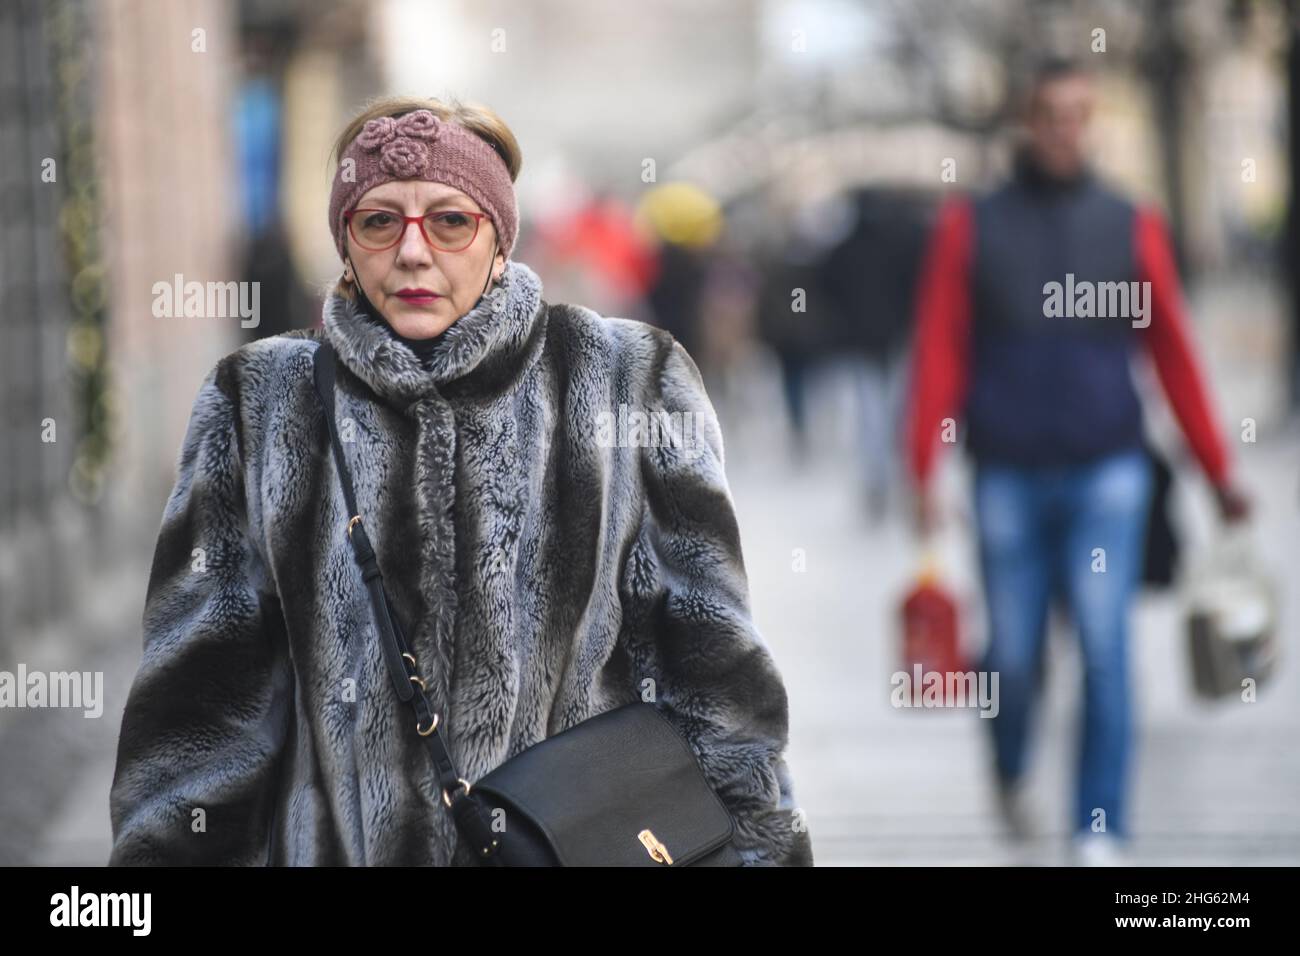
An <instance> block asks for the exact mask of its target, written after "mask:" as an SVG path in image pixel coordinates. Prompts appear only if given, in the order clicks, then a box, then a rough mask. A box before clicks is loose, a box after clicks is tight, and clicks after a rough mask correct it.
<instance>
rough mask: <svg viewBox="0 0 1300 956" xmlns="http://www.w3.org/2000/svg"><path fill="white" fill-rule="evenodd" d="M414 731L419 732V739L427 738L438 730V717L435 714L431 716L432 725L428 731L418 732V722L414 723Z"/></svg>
mask: <svg viewBox="0 0 1300 956" xmlns="http://www.w3.org/2000/svg"><path fill="white" fill-rule="evenodd" d="M415 729H416V731H418V732H419V734H420V736H421V737H427V736H429V734H431V733H433V732H434V731H435V730H437V729H438V715H437V714H434V715H433V723H431V724H430V725H429V729H428V730H420V722H419V721H418V720H417V721H416V722H415Z"/></svg>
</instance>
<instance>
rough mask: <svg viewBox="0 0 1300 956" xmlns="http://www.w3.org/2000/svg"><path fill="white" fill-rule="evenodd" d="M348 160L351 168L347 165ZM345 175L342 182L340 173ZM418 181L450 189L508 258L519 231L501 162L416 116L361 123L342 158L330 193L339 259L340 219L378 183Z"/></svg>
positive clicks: (426, 114) (482, 146)
mask: <svg viewBox="0 0 1300 956" xmlns="http://www.w3.org/2000/svg"><path fill="white" fill-rule="evenodd" d="M349 160H351V162H349ZM349 170H350V175H349V176H348V177H347V179H346V180H345V179H344V173H345V172H348V171H349ZM395 179H423V180H426V181H427V182H434V183H445V184H446V185H448V186H454V187H455V188H456V189H459V190H460V191H461V192H463V193H464V194H465V195H467V196H469V197H470V198H471V199H473V200H474V201H475V202H476V203H478V204H479V207H480V208H482V210H483V211H484V212H485V213H487V214H488V217H489V218H490V219H491V220H492V224H493V225H494V226H495V227H496V230H497V237H498V238H499V240H500V243H501V253H502V255H504V256H505V257H506V258H507V259H508V258H510V250H511V248H513V247H514V244H515V235H516V234H517V232H518V230H519V208H518V206H517V205H516V201H515V186H514V183H513V182H512V181H511V179H510V170H509V169H507V168H506V164H505V161H504V160H502V158H501V156H500V155H499V154H498V153H497V151H496V150H494V149H493V148H492V147H491V146H489V145H488V143H487V142H486V141H485V140H483V139H481V138H480V137H478V136H477V135H476V134H474V133H472V132H470V131H469V130H468V129H466V128H465V127H464V126H461V125H460V124H459V123H454V122H447V121H443V120H440V119H438V117H437V116H435V115H434V114H433V113H432V112H430V111H429V110H416V111H414V112H413V113H407V114H406V115H405V116H402V117H399V118H397V119H393V117H391V116H380V117H377V118H376V119H372V120H367V121H366V124H365V126H363V127H362V128H361V132H360V133H358V134H357V137H356V139H354V140H353V141H352V142H351V143H350V144H349V145H348V148H347V149H346V150H345V151H344V153H343V156H342V157H340V159H339V168H338V170H337V171H336V172H335V174H334V186H333V189H332V190H331V191H330V232H331V233H332V234H333V236H334V245H335V246H336V247H337V248H338V251H339V258H341V259H346V258H347V223H346V222H344V221H343V214H344V213H345V212H346V211H347V210H349V209H351V208H352V207H353V206H354V205H356V203H357V200H359V199H360V198H361V197H362V196H364V195H365V194H366V193H367V192H368V191H370V190H371V189H374V188H375V187H376V186H378V185H379V184H380V183H386V182H391V181H392V180H395Z"/></svg>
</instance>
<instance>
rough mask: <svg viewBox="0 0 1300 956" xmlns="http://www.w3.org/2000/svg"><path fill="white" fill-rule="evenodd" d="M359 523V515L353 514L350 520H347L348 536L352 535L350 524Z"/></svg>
mask: <svg viewBox="0 0 1300 956" xmlns="http://www.w3.org/2000/svg"><path fill="white" fill-rule="evenodd" d="M360 523H361V515H353V516H352V520H351V521H349V522H348V537H349V538H350V537H352V526H353V525H357V524H360Z"/></svg>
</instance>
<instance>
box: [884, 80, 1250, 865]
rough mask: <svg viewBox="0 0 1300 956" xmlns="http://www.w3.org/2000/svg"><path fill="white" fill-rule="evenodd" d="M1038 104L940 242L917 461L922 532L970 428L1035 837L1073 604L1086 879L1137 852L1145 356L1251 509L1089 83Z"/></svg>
mask: <svg viewBox="0 0 1300 956" xmlns="http://www.w3.org/2000/svg"><path fill="white" fill-rule="evenodd" d="M1022 105H1023V124H1024V125H1023V130H1022V132H1023V139H1022V142H1021V145H1020V149H1019V151H1018V153H1017V155H1016V162H1015V167H1014V172H1013V173H1012V175H1011V177H1010V179H1009V181H1008V182H1006V183H1004V184H1002V185H1000V186H999V187H998V188H996V189H994V190H993V191H991V192H990V193H988V194H986V195H983V196H981V197H979V198H977V199H975V200H966V199H959V200H954V201H952V202H950V203H949V204H947V205H946V207H945V208H944V209H943V210H942V212H941V215H940V218H939V221H938V223H937V225H936V228H935V231H934V233H933V236H932V240H931V245H930V248H929V251H928V254H927V260H926V263H925V265H924V268H923V274H922V278H921V284H920V289H919V299H918V330H917V342H916V348H915V352H914V358H913V369H912V380H911V386H910V389H911V390H910V399H909V412H910V422H909V426H908V438H907V441H908V446H909V448H908V458H909V467H910V470H911V472H912V475H913V479H914V482H915V484H916V488H917V518H918V522H919V525H920V527H921V529H922V530H923V531H924V530H927V529H928V528H930V527H931V526H932V525H933V522H934V503H933V496H932V492H931V490H930V488H931V482H930V478H931V475H932V472H933V470H934V464H935V460H936V453H937V450H938V446H939V445H941V444H943V443H945V442H951V441H953V440H954V433H953V426H954V424H955V420H956V419H957V418H958V417H960V418H963V419H964V421H965V425H966V446H967V449H968V451H969V452H970V453H971V454H972V456H973V458H974V463H975V468H974V497H975V502H974V503H975V515H976V524H977V534H978V539H979V559H980V565H981V572H982V577H983V584H984V593H985V598H986V603H987V608H988V615H989V632H988V646H987V649H986V654H985V660H984V662H983V666H984V668H985V669H987V670H990V671H996V672H998V673H999V675H1000V678H999V680H1000V683H999V692H1000V710H999V713H998V715H997V717H995V718H993V719H990V720H988V721H987V724H988V726H989V728H990V730H991V732H992V738H993V739H992V743H993V753H994V767H995V771H996V772H995V779H996V784H997V791H998V805H999V808H1000V810H1001V812H1002V815H1003V817H1004V821H1005V823H1006V824H1007V826H1008V827H1009V829H1010V832H1011V833H1012V835H1014V836H1017V837H1022V838H1023V837H1027V836H1030V835H1032V833H1033V830H1034V826H1033V821H1032V816H1031V814H1030V811H1029V809H1028V808H1027V806H1026V803H1025V787H1024V782H1025V777H1026V767H1027V763H1028V760H1027V745H1028V740H1029V736H1030V729H1031V709H1032V707H1033V705H1034V703H1035V698H1036V691H1037V689H1038V686H1039V683H1040V681H1039V675H1040V674H1041V673H1042V671H1041V670H1040V667H1039V665H1040V663H1041V655H1042V650H1043V645H1044V636H1045V632H1046V619H1047V611H1048V606H1049V602H1050V600H1051V598H1052V596H1053V594H1054V592H1057V593H1060V594H1061V596H1062V597H1063V598H1064V602H1065V604H1066V606H1067V607H1068V609H1069V612H1070V614H1071V616H1072V618H1073V620H1074V623H1075V625H1076V627H1077V629H1078V633H1079V638H1080V642H1081V646H1082V655H1083V664H1084V675H1083V681H1084V694H1083V722H1082V735H1081V736H1082V739H1081V742H1080V750H1079V753H1078V765H1077V778H1076V787H1075V799H1074V803H1075V805H1074V808H1073V812H1072V824H1071V830H1072V834H1073V841H1072V847H1073V850H1074V851H1075V854H1076V856H1075V859H1076V860H1077V861H1078V862H1081V863H1104V862H1111V861H1117V860H1122V859H1123V857H1124V850H1125V849H1126V848H1127V846H1128V839H1129V837H1130V821H1129V812H1128V801H1127V789H1128V782H1129V778H1130V770H1131V764H1132V753H1133V746H1132V740H1133V729H1132V709H1131V696H1132V695H1131V688H1130V677H1129V662H1128V653H1129V647H1128V643H1129V642H1128V631H1129V613H1130V605H1131V602H1132V597H1133V594H1134V591H1135V589H1136V586H1137V585H1138V583H1139V580H1140V577H1141V573H1142V567H1143V553H1142V546H1143V542H1144V538H1145V528H1146V520H1147V514H1148V507H1149V499H1150V494H1151V486H1152V477H1151V464H1150V460H1149V458H1148V457H1147V455H1146V454H1145V453H1144V452H1143V447H1142V445H1143V427H1142V418H1141V408H1140V405H1139V400H1138V395H1137V392H1136V389H1135V388H1134V384H1133V381H1132V378H1131V374H1130V371H1129V357H1130V353H1131V352H1133V351H1135V350H1144V351H1145V352H1146V353H1148V354H1149V355H1150V356H1151V358H1152V359H1153V360H1154V363H1155V367H1156V370H1157V373H1158V375H1159V379H1160V382H1161V384H1162V386H1163V389H1164V391H1165V393H1166V395H1167V396H1168V398H1169V400H1170V402H1171V404H1172V406H1173V409H1174V412H1175V414H1176V416H1177V418H1178V421H1179V423H1180V425H1181V428H1182V431H1183V433H1184V435H1185V436H1186V439H1187V441H1188V442H1189V444H1190V445H1191V447H1192V450H1193V451H1194V452H1195V454H1196V456H1197V458H1198V460H1199V461H1200V464H1201V466H1202V468H1203V469H1204V471H1205V474H1206V475H1207V476H1208V478H1209V480H1210V482H1211V483H1212V485H1213V487H1214V489H1215V492H1216V496H1217V500H1218V504H1219V507H1220V511H1221V514H1222V516H1223V517H1224V518H1225V519H1226V520H1237V519H1239V518H1242V517H1244V516H1245V514H1246V511H1247V504H1246V499H1245V498H1244V497H1243V496H1242V494H1241V493H1240V492H1239V491H1238V490H1237V489H1236V486H1235V484H1234V482H1233V481H1232V480H1231V479H1230V477H1229V475H1230V462H1229V456H1228V453H1227V449H1226V447H1225V445H1224V443H1223V441H1222V440H1221V438H1220V436H1219V434H1218V431H1217V428H1216V425H1215V418H1214V414H1213V412H1212V408H1211V403H1210V400H1209V397H1208V394H1207V389H1206V386H1205V384H1204V382H1203V380H1202V376H1201V373H1200V372H1199V371H1198V367H1197V362H1196V359H1195V356H1194V352H1193V346H1192V338H1191V333H1190V330H1189V327H1188V323H1187V319H1186V317H1185V311H1184V306H1183V302H1182V294H1181V291H1180V288H1179V280H1178V275H1177V271H1176V268H1175V264H1174V256H1173V252H1172V250H1171V246H1170V242H1169V239H1168V236H1167V234H1166V229H1165V227H1164V224H1163V222H1162V219H1161V217H1160V216H1159V215H1158V214H1157V213H1156V212H1155V211H1153V210H1152V209H1149V208H1145V207H1137V206H1135V205H1134V204H1132V203H1130V202H1129V201H1127V200H1125V199H1124V198H1122V197H1120V196H1119V195H1117V194H1116V193H1115V192H1114V191H1113V190H1112V189H1110V188H1109V187H1107V186H1106V185H1104V184H1103V183H1102V182H1101V181H1099V179H1098V177H1097V176H1096V174H1095V173H1094V172H1093V171H1092V170H1091V169H1090V167H1089V163H1088V161H1087V158H1086V150H1085V146H1084V143H1085V134H1086V131H1087V128H1088V123H1089V118H1090V115H1091V113H1092V107H1093V90H1092V84H1091V80H1090V78H1089V76H1088V74H1087V73H1086V72H1085V71H1084V70H1083V69H1082V68H1081V67H1080V66H1079V65H1078V64H1075V63H1071V62H1068V61H1052V62H1049V63H1046V64H1043V65H1042V66H1040V67H1039V69H1038V70H1037V71H1036V72H1035V74H1034V76H1033V78H1032V80H1031V82H1030V84H1029V86H1028V88H1027V90H1026V96H1025V99H1024V102H1023V104H1022ZM1104 283H1123V284H1124V285H1123V286H1122V287H1121V286H1118V285H1116V286H1109V285H1103V284H1104ZM1130 283H1137V285H1130ZM1144 283H1149V285H1143V284H1144ZM1120 291H1125V292H1127V293H1128V295H1127V308H1126V309H1121V310H1120V311H1122V313H1123V314H1120V315H1112V314H1109V313H1108V312H1107V311H1106V309H1105V308H1103V306H1104V305H1105V304H1106V301H1107V300H1106V299H1105V298H1103V295H1104V296H1109V303H1110V304H1112V305H1114V304H1115V303H1117V302H1118V303H1121V304H1122V303H1123V302H1124V299H1123V298H1122V297H1121V296H1120V295H1119V293H1120ZM1063 295H1064V296H1066V297H1067V298H1066V301H1065V302H1064V303H1063V302H1062V296H1063ZM1089 296H1091V301H1089ZM1144 302H1145V304H1143V303H1144Z"/></svg>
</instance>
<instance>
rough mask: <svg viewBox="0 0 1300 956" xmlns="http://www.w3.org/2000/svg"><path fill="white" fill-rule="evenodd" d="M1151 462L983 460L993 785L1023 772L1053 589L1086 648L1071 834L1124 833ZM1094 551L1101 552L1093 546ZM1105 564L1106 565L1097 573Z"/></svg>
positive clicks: (979, 490) (978, 497) (978, 476)
mask: <svg viewBox="0 0 1300 956" xmlns="http://www.w3.org/2000/svg"><path fill="white" fill-rule="evenodd" d="M1151 484H1152V475H1151V463H1150V459H1149V458H1148V457H1147V455H1146V453H1145V452H1144V451H1142V450H1135V451H1128V452H1123V453H1120V454H1116V455H1112V456H1109V457H1106V458H1103V459H1100V460H1098V461H1095V462H1091V463H1088V464H1085V465H1081V466H1072V467H1063V468H1045V469H1025V468H1020V467H1010V466H1006V465H1002V464H989V463H984V462H981V463H979V464H977V465H976V468H975V513H976V522H977V524H978V529H979V554H980V564H981V571H982V575H983V580H984V594H985V601H986V603H987V606H988V614H989V640H988V646H987V650H986V652H985V658H984V661H983V664H982V669H984V670H988V671H997V672H998V675H999V676H998V693H999V704H1000V709H999V711H998V715H997V716H996V717H993V718H989V719H986V720H983V721H981V723H988V724H989V725H990V729H991V731H992V735H993V749H994V754H995V762H996V768H997V772H998V776H999V778H1000V779H1002V780H1004V781H1007V782H1014V781H1016V780H1017V779H1018V778H1020V776H1021V775H1022V774H1023V772H1024V770H1025V765H1026V743H1027V740H1028V737H1029V730H1030V717H1031V711H1032V709H1033V706H1034V703H1035V696H1036V690H1037V688H1038V685H1039V683H1040V677H1041V675H1042V673H1043V671H1042V653H1043V645H1044V644H1045V640H1044V638H1045V636H1046V632H1047V612H1048V605H1049V602H1050V600H1051V598H1052V596H1053V594H1059V595H1060V596H1061V597H1062V598H1063V599H1064V601H1065V604H1066V606H1067V608H1068V610H1069V612H1070V615H1071V617H1072V618H1073V620H1074V623H1075V625H1076V626H1077V628H1078V633H1079V640H1080V644H1081V647H1082V651H1083V667H1084V703H1083V707H1084V713H1083V721H1082V735H1081V736H1082V739H1081V741H1080V745H1079V755H1078V770H1077V774H1078V775H1077V778H1076V787H1075V805H1074V809H1073V823H1072V829H1073V831H1074V832H1076V833H1078V832H1084V831H1088V830H1090V829H1092V828H1093V827H1092V824H1093V820H1094V818H1095V817H1096V814H1095V813H1094V811H1095V810H1097V809H1101V810H1104V811H1105V830H1106V832H1108V833H1110V834H1113V835H1115V836H1119V837H1126V836H1127V835H1128V820H1127V812H1126V811H1127V808H1126V801H1125V797H1126V790H1127V783H1128V776H1129V764H1130V758H1131V755H1132V749H1133V742H1132V741H1133V728H1132V710H1131V695H1130V689H1129V651H1128V630H1129V611H1130V605H1131V604H1132V599H1133V596H1134V593H1135V591H1136V590H1137V587H1138V585H1139V583H1140V581H1141V576H1142V564H1143V555H1144V544H1145V540H1146V522H1147V512H1148V508H1149V504H1150V498H1151ZM1099 549H1100V550H1099ZM1103 568H1104V570H1103Z"/></svg>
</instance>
